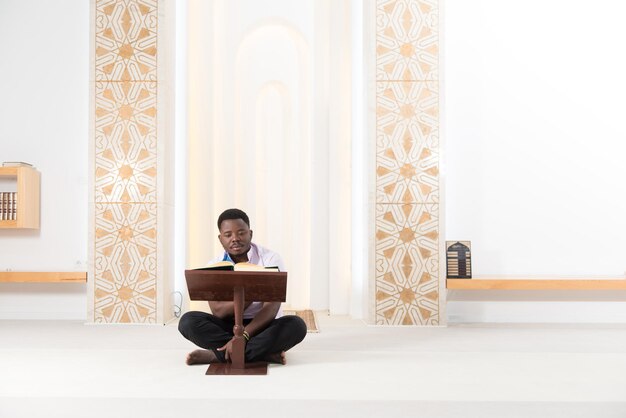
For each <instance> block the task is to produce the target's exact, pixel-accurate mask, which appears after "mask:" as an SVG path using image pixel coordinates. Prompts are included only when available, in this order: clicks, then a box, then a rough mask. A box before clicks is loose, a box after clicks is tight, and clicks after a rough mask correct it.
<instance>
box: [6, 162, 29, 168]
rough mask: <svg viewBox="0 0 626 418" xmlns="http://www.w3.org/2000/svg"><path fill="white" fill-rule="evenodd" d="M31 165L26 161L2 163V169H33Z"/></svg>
mask: <svg viewBox="0 0 626 418" xmlns="http://www.w3.org/2000/svg"><path fill="white" fill-rule="evenodd" d="M32 166H33V165H32V164H31V163H25V162H24V161H5V162H3V163H2V167H32Z"/></svg>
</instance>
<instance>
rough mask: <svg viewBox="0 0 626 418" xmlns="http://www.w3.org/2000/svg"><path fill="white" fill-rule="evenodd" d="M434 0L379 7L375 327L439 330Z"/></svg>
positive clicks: (392, 1) (393, 1) (381, 0)
mask: <svg viewBox="0 0 626 418" xmlns="http://www.w3.org/2000/svg"><path fill="white" fill-rule="evenodd" d="M438 13H439V5H438V2H437V0H432V1H426V0H378V1H377V27H376V31H377V37H376V39H377V43H376V46H377V50H376V238H375V241H376V273H375V275H376V277H375V280H376V282H375V283H376V284H375V288H376V293H375V299H376V300H375V306H376V313H375V320H376V323H377V324H380V325H439V324H441V318H440V303H441V295H440V291H439V289H440V280H442V278H441V275H440V274H439V257H440V254H439V243H440V239H439V225H440V222H439V219H440V216H439V211H440V206H439V198H440V195H439V191H440V186H439V179H440V176H439V155H440V153H439V83H438V71H439V64H438V60H439V58H438V56H439V52H438V46H439V29H438Z"/></svg>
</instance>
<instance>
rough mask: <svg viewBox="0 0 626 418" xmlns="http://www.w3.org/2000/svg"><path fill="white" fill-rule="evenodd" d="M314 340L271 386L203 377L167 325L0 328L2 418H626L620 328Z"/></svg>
mask: <svg viewBox="0 0 626 418" xmlns="http://www.w3.org/2000/svg"><path fill="white" fill-rule="evenodd" d="M318 321H319V326H320V329H321V332H320V333H319V334H313V333H311V334H308V335H307V338H306V339H305V340H304V342H303V343H302V344H300V345H299V346H298V347H296V348H294V349H293V350H291V351H290V352H289V353H288V357H287V361H288V364H287V366H278V365H272V366H271V367H270V370H269V375H268V376H251V377H246V376H205V375H204V372H205V370H206V366H191V367H190V366H186V365H185V364H184V357H185V354H186V353H187V352H188V351H189V350H191V349H193V346H192V345H191V344H190V343H189V342H187V341H185V340H184V339H183V338H182V337H181V336H180V335H179V334H178V331H177V330H176V324H171V325H167V326H165V327H163V326H102V325H83V324H82V323H80V322H73V321H40V322H36V321H0V417H1V418H21V417H29V418H30V417H46V418H49V417H177V418H178V417H180V418H183V417H185V418H186V417H226V416H227V415H230V416H234V417H244V416H245V417H252V416H254V417H255V418H262V417H283V416H284V417H287V416H288V417H295V418H307V417H320V416H324V417H352V416H354V417H374V416H376V417H420V416H424V417H464V418H466V417H498V418H500V417H568V418H571V417H616V418H617V417H620V418H624V417H626V326H624V325H578V326H576V325H497V326H496V325H464V326H459V325H456V326H450V327H447V328H444V327H441V328H407V327H374V326H367V325H364V324H363V323H362V322H360V321H353V320H350V319H347V318H340V317H327V316H324V315H318Z"/></svg>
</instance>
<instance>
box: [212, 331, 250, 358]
mask: <svg viewBox="0 0 626 418" xmlns="http://www.w3.org/2000/svg"><path fill="white" fill-rule="evenodd" d="M242 339H243V341H244V344H245V342H246V340H245V338H242ZM234 340H235V337H233V338H231V339H230V341H229V342H227V343H226V344H224V345H223V346H222V347H220V348H218V349H217V351H223V352H224V358H225V359H226V361H227V362H229V361H232V360H231V359H232V355H233V341H234Z"/></svg>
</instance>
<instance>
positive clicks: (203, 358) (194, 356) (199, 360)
mask: <svg viewBox="0 0 626 418" xmlns="http://www.w3.org/2000/svg"><path fill="white" fill-rule="evenodd" d="M210 363H219V360H218V358H217V357H216V356H215V353H214V352H213V351H211V350H194V351H192V352H191V353H189V354H187V364H188V365H189V366H191V365H192V364H210Z"/></svg>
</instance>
